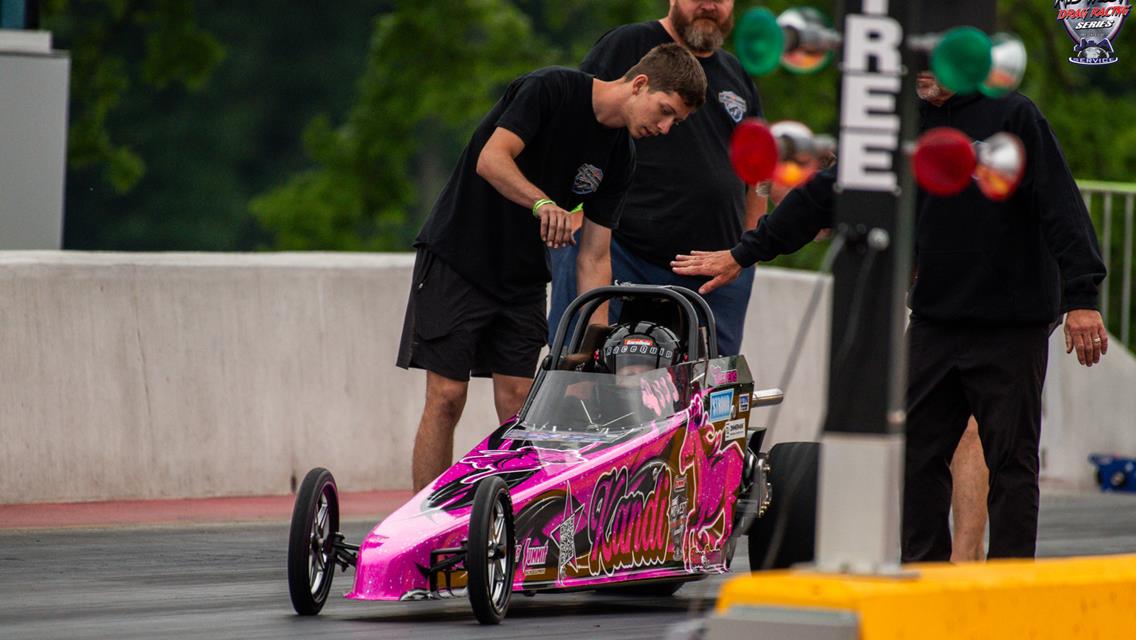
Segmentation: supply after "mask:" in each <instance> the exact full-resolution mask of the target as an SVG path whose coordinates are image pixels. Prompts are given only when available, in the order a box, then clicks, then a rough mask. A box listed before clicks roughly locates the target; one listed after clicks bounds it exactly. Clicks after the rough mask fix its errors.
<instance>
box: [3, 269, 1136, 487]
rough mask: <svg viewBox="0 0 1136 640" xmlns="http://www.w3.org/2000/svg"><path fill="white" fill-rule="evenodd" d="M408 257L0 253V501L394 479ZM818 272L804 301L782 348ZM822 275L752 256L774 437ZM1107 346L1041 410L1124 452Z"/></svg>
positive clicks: (1132, 369) (408, 428)
mask: <svg viewBox="0 0 1136 640" xmlns="http://www.w3.org/2000/svg"><path fill="white" fill-rule="evenodd" d="M412 261H413V256H411V255H409V254H370V255H360V254H252V255H243V254H242V255H234V254H99V253H74V252H19V251H15V252H0V503H20V502H49V501H82V500H101V499H125V498H171V497H201V496H225V495H269V494H283V493H287V492H288V491H290V490H291V489H292V488H293V485H294V483H295V482H296V481H297V480H298V479H300V478H302V477H303V474H304V473H305V472H306V471H307V470H308V469H309V468H311V467H313V466H326V467H328V468H330V469H332V470H333V471H334V473H335V474H336V478H337V479H338V480H339V482H340V485H341V486H342V487H343V488H344V489H345V490H370V489H392V488H406V487H408V486H409V477H410V450H411V445H412V442H413V437H414V432H415V429H416V426H417V420H418V417H419V415H420V413H421V410H422V406H423V402H424V393H425V377H424V375H423V374H422V372H418V371H412V372H406V371H403V370H401V369H398V368H396V367H395V366H394V365H393V362H394V359H395V355H396V352H397V348H398V340H399V334H400V329H401V326H402V319H403V313H404V311H405V305H406V295H407V293H408V290H409V282H410V280H409V278H410V268H411V264H412ZM818 282H820V283H821V284H820V290H821V293H822V296H821V304H820V305H819V307H818V312H817V314H816V317H815V319H814V322H813V323H812V325H811V328H810V330H809V331H808V332H807V334H806V337H805V339H804V341H803V343H802V347H801V348H800V349H799V350H793V341H794V338H795V336H796V334H797V331H798V329H799V328H800V327H801V326H802V315H803V313H804V311H805V308H806V306H807V304H808V302H809V297H810V294H811V293H812V292H813V291H814V290H815V289H816V286H817V283H818ZM829 288H830V284H829V282H828V281H827V279H821V278H818V276H816V275H814V274H809V273H803V272H794V271H786V270H780V269H773V268H763V269H759V271H758V276H757V279H756V282H755V286H754V295H753V298H752V300H751V303H750V310H749V315H748V317H747V326H746V340H745V342H744V345H743V353H745V354H746V356H747V358H748V360H749V362H750V365H751V368H752V369H753V372H754V376H755V378H756V380H757V385H758V386H759V387H772V386H780V385H782V384H784V377H785V375H786V365H787V363H789V362H790V361H791V360H792V359H794V358H795V359H796V370H795V373H794V376H793V378H792V380H791V381H790V382H789V384H788V385H787V386H786V391H787V396H786V401H785V403H784V405H782V406H781V407H779V408H767V409H762V410H761V412H760V413H759V414H756V419H757V420H759V421H761V422H764V423H769V424H771V425H772V429H773V431H772V434H771V437H772V440H773V441H775V442H776V441H787V440H799V439H811V438H812V437H814V435H815V433H816V430H817V428H818V426H819V424H820V421H821V419H822V415H823V407H824V401H825V398H826V390H825V384H826V382H825V381H826V377H827V364H826V363H827V350H828V329H829V311H828V309H829V302H828V289H829ZM1118 351H1119V350H1118ZM1113 356H1114V354H1110V355H1109V361H1107V362H1106V364H1107V365H1110V366H1111V365H1113V364H1114V362H1117V361H1119V362H1118V363H1117V365H1116V366H1118V367H1120V368H1119V369H1110V368H1108V367H1101V368H1096V367H1094V368H1093V369H1092V370H1091V371H1090V372H1088V373H1089V374H1090V375H1091V376H1094V377H1092V378H1087V377H1085V376H1084V375H1083V374H1084V372H1081V371H1069V372H1065V370H1064V369H1062V370H1060V371H1057V372H1055V373H1056V374H1057V375H1056V376H1054V377H1061V378H1065V379H1067V382H1066V383H1065V384H1066V385H1067V390H1068V393H1063V394H1062V395H1061V397H1060V402H1061V404H1060V406H1059V407H1057V408H1055V406H1051V405H1052V404H1053V403H1048V404H1047V411H1048V414H1047V415H1048V416H1049V417H1050V418H1053V417H1054V416H1057V415H1059V414H1060V415H1062V416H1067V417H1068V419H1069V420H1071V421H1074V420H1076V421H1080V420H1081V416H1082V415H1090V414H1091V415H1093V416H1094V418H1093V420H1094V422H1095V423H1096V425H1097V426H1096V427H1095V430H1094V432H1093V433H1094V438H1095V440H1093V441H1092V442H1093V446H1097V445H1098V444H1099V446H1100V447H1105V446H1106V445H1107V444H1108V443H1109V442H1115V443H1116V444H1115V446H1116V447H1117V448H1120V447H1122V446H1123V447H1129V449H1128V450H1130V451H1132V452H1136V443H1134V442H1131V439H1132V436H1133V431H1134V430H1133V429H1131V426H1132V425H1131V423H1132V416H1134V415H1136V410H1134V409H1133V408H1130V407H1129V405H1130V404H1131V402H1133V400H1134V398H1136V394H1133V393H1132V389H1133V388H1134V384H1136V382H1134V381H1136V364H1133V363H1132V362H1131V358H1129V359H1128V360H1127V361H1125V360H1122V359H1121V358H1120V357H1117V358H1115V359H1114V357H1113ZM1065 361H1068V358H1065ZM1123 367H1128V369H1123ZM1123 376H1127V377H1126V378H1124V377H1123ZM1124 380H1127V384H1128V385H1129V386H1128V387H1127V391H1126V392H1125V391H1123V389H1121V391H1122V392H1121V393H1112V394H1111V395H1115V396H1118V398H1115V399H1114V398H1112V397H1110V394H1109V392H1108V391H1107V389H1108V388H1112V389H1114V390H1115V387H1116V385H1117V384H1124V382H1123V381H1124ZM1090 381H1091V382H1090ZM1101 385H1103V386H1101ZM1108 385H1111V387H1109V386H1108ZM1119 396H1123V398H1119ZM469 399H470V400H469V404H468V405H467V408H466V412H465V415H464V416H463V418H462V421H461V423H460V425H459V427H458V433H457V437H456V447H455V448H456V451H457V453H459V454H460V453H461V452H464V451H466V450H468V449H469V448H471V447H472V446H473V445H474V444H475V443H476V442H477V441H479V440H480V439H481V438H482V437H484V435H485V434H486V433H487V432H488V431H489V430H491V429H492V428H494V427H495V426H496V423H497V420H496V416H495V414H494V411H493V407H492V400H491V387H490V384H489V382H488V381H485V380H475V381H474V382H473V383H472V385H471V388H470V395H469ZM1089 400H1095V404H1093V403H1090V404H1088V405H1086V402H1087V401H1089ZM1113 402H1115V403H1116V404H1115V405H1113V404H1110V403H1113ZM1124 403H1128V404H1124ZM1100 407H1104V409H1102V411H1103V412H1104V413H1106V414H1108V415H1107V420H1103V419H1102V418H1100V415H1101V414H1100V413H1094V411H1096V409H1097V408H1100ZM1113 414H1115V415H1113ZM1110 421H1111V422H1110ZM1106 423H1107V424H1106ZM1114 423H1115V424H1114ZM1120 423H1123V424H1124V425H1126V427H1125V428H1124V429H1121V428H1119V427H1118V426H1116V424H1120ZM1070 424H1071V423H1070ZM1079 424H1080V423H1079V422H1078V425H1072V424H1071V426H1070V428H1069V430H1068V432H1067V434H1066V435H1063V436H1062V437H1063V438H1064V440H1061V441H1060V442H1058V441H1056V440H1053V439H1052V438H1050V440H1048V441H1047V442H1053V443H1054V446H1053V447H1052V448H1051V449H1050V451H1049V456H1048V460H1049V462H1050V467H1051V468H1053V469H1060V470H1061V473H1070V474H1072V473H1078V472H1079V471H1078V470H1080V471H1083V467H1078V466H1077V464H1075V462H1076V461H1075V460H1072V459H1070V460H1065V458H1064V456H1065V451H1066V450H1067V448H1068V447H1067V446H1066V445H1067V442H1068V441H1073V440H1079V439H1081V434H1082V431H1081V429H1082V428H1083V427H1082V426H1079ZM1047 429H1048V430H1047V434H1049V435H1054V434H1060V433H1062V432H1059V431H1058V430H1056V429H1051V428H1048V427H1047ZM1082 444H1084V443H1083V442H1082ZM1130 445H1131V446H1130ZM1086 446H1087V445H1086ZM1077 455H1080V453H1079V452H1078V453H1077ZM1081 459H1082V460H1083V457H1082V458H1081Z"/></svg>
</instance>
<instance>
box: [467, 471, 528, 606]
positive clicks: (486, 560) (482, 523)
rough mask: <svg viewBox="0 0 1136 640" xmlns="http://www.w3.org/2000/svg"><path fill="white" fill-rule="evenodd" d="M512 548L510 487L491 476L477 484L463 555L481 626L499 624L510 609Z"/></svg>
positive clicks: (472, 602) (513, 555) (471, 603)
mask: <svg viewBox="0 0 1136 640" xmlns="http://www.w3.org/2000/svg"><path fill="white" fill-rule="evenodd" d="M515 549H516V545H515V541H514V539H513V501H512V500H511V499H510V498H509V488H508V487H507V486H506V485H505V481H504V480H502V479H501V478H499V477H497V476H490V477H488V478H486V479H484V480H482V481H481V482H479V483H478V484H477V492H476V493H475V494H474V497H473V510H472V511H471V512H470V514H469V537H468V539H467V542H466V552H465V568H466V572H467V574H468V582H469V587H468V592H469V604H470V605H471V606H472V607H473V615H474V616H476V617H477V621H478V622H480V623H481V624H499V623H500V622H501V620H503V619H504V618H505V613H506V612H508V610H509V600H510V599H511V597H512V595H513V574H514V573H515V566H514V558H515Z"/></svg>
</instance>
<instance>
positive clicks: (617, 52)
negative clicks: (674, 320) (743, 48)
mask: <svg viewBox="0 0 1136 640" xmlns="http://www.w3.org/2000/svg"><path fill="white" fill-rule="evenodd" d="M669 42H674V40H673V39H672V38H671V37H670V34H668V33H667V30H666V29H665V28H663V25H662V24H661V23H659V22H657V21H654V22H643V23H638V24H629V25H623V26H621V27H616V28H615V29H612V30H611V31H609V32H608V33H606V34H605V35H604V36H603V37H601V38H600V40H599V42H597V43H596V45H595V47H593V48H592V50H591V52H589V53H588V55H587V57H586V58H584V61H583V63H581V64H580V68H581V69H582V70H584V71H586V72H588V73H592V74H595V76H596V77H597V78H599V79H601V80H614V79H616V78H621V77H623V74H625V73H627V70H628V69H630V68H631V67H632V66H634V65H635V63H637V62H639V59H640V58H641V57H642V56H643V55H644V54H646V53H647V52H648V51H650V50H651V48H652V47H654V46H655V45H659V44H663V43H669ZM698 60H699V62H701V63H702V70H703V71H704V72H705V73H706V80H707V82H708V88H707V94H706V104H705V105H703V106H702V108H701V109H699V110H698V111H696V112H694V113H693V114H691V116H690V117H689V118H687V119H686V120H685V121H683V122H682V123H681V124H679V125H677V126H675V127H674V128H672V129H671V130H670V133H668V134H667V135H665V136H658V137H654V138H645V139H641V140H637V141H636V142H635V147H636V154H637V158H636V168H635V180H634V181H633V182H632V184H631V188H630V189H629V190H628V192H627V202H626V204H625V206H624V212H623V218H622V219H621V220H620V223H619V228H618V229H617V230H616V231H615V237H616V239H617V240H619V242H620V243H621V244H623V245H624V246H625V247H627V248H628V249H630V250H631V251H632V252H633V253H635V254H636V255H638V256H640V257H642V258H644V259H646V260H649V261H650V262H653V263H655V264H658V265H660V266H663V267H666V268H669V265H670V261H671V260H672V259H673V258H674V256H675V255H676V254H679V253H690V252H691V250H693V249H702V250H706V251H716V250H720V249H728V248H730V247H732V246H734V244H735V243H736V242H737V241H738V238H739V237H740V236H741V234H742V231H743V229H742V224H743V222H744V221H745V184H744V183H743V182H742V181H741V180H740V179H739V178H738V177H737V174H735V173H734V169H733V167H732V165H731V164H730V158H729V144H730V134H731V133H733V131H734V127H735V126H737V124H738V123H739V122H741V120H742V118H746V117H750V116H758V117H760V116H761V115H762V111H761V99H760V98H759V97H758V94H757V89H756V88H754V86H753V81H752V80H751V79H750V77H749V76H748V75H747V74H746V72H745V69H743V68H742V65H741V63H740V62H738V59H737V58H735V57H734V56H732V55H730V54H729V53H727V52H725V51H722V50H720V49H719V50H718V51H715V52H714V54H713V55H711V56H709V57H706V58H698Z"/></svg>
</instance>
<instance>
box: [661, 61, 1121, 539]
mask: <svg viewBox="0 0 1136 640" xmlns="http://www.w3.org/2000/svg"><path fill="white" fill-rule="evenodd" d="M933 81H934V77H933V76H929V74H928V75H924V77H922V78H921V79H920V84H921V85H923V87H922V88H921V91H920V93H921V97H925V98H926V97H927V95H928V94H927V93H926V92H925V91H923V89H926V88H928V87H927V83H928V82H933ZM936 103H938V104H936ZM921 109H922V118H921V128H922V129H923V130H926V129H930V128H933V127H939V126H951V127H955V128H957V129H959V130H961V131H962V132H963V133H965V134H967V135H968V136H970V137H971V138H972V139H975V140H984V139H986V138H988V137H989V136H991V135H993V134H994V133H997V132H999V131H1007V132H1010V133H1013V134H1015V135H1017V136H1018V137H1019V138H1021V140H1022V143H1023V144H1024V146H1025V150H1026V163H1027V164H1026V173H1025V176H1024V178H1023V181H1022V184H1021V185H1020V187H1019V188H1018V190H1017V192H1016V193H1015V194H1014V195H1013V196H1012V197H1011V198H1009V199H1008V200H1006V201H1004V202H994V201H991V200H988V199H987V198H985V197H984V196H983V195H982V193H981V192H980V191H979V190H978V188H977V187H976V186H975V185H973V184H971V185H969V186H967V187H966V189H964V190H963V191H962V192H961V193H960V194H958V195H956V196H952V197H936V196H932V195H930V194H927V193H926V192H923V191H920V192H919V194H918V197H917V200H916V216H917V217H916V229H915V232H916V240H915V250H916V254H915V266H916V272H917V274H918V275H917V277H916V279H915V282H914V284H913V286H912V289H911V296H910V305H911V325H910V327H909V329H908V344H909V354H910V357H909V374H908V387H907V406H908V412H907V434H906V436H907V437H906V454H905V472H904V476H905V477H904V492H903V536H902V542H903V560H904V561H905V562H915V561H946V560H948V559H949V558H950V555H951V537H950V533H949V529H948V525H947V513H948V510H949V508H950V497H951V476H950V469H949V463H950V459H951V454H952V453H953V452H954V451H955V448H956V446H957V445H958V442H959V438H960V437H961V436H962V434H963V431H964V429H965V428H966V423H967V418H968V416H970V415H974V417H975V418H976V419H977V421H978V429H979V434H980V437H981V440H982V445H983V448H984V454H985V457H986V465H987V467H988V468H989V469H990V492H989V496H988V499H987V500H988V501H987V504H988V507H989V512H990V548H989V556H990V557H992V558H998V557H1032V556H1033V555H1034V553H1035V550H1036V538H1037V514H1038V485H1037V480H1038V471H1039V464H1038V446H1039V441H1040V430H1041V389H1042V383H1043V382H1044V379H1045V369H1046V365H1047V362H1046V361H1047V354H1048V351H1047V342H1048V337H1049V333H1050V330H1051V327H1052V326H1053V323H1055V322H1056V321H1057V320H1058V318H1059V316H1060V314H1062V313H1064V314H1066V316H1065V346H1066V352H1070V351H1073V350H1074V349H1075V350H1076V352H1077V360H1078V361H1079V362H1080V363H1081V364H1083V365H1085V366H1092V365H1093V364H1095V363H1097V362H1099V361H1100V358H1101V355H1102V354H1104V353H1105V352H1106V351H1107V349H1108V334H1107V332H1106V331H1105V328H1104V323H1103V321H1102V319H1101V315H1100V312H1099V311H1097V305H1098V296H1099V285H1100V283H1101V281H1102V280H1103V279H1104V276H1105V266H1104V263H1103V262H1102V261H1101V258H1100V250H1099V249H1098V247H1097V241H1096V234H1095V232H1094V231H1093V227H1092V222H1091V221H1090V219H1089V215H1088V211H1086V209H1085V205H1084V202H1083V200H1082V199H1081V196H1080V193H1079V191H1078V189H1077V185H1076V183H1075V182H1074V180H1073V176H1072V174H1071V173H1070V171H1069V167H1068V165H1067V164H1066V163H1065V158H1064V156H1063V155H1062V153H1061V148H1060V146H1059V145H1058V143H1057V139H1056V138H1055V137H1054V135H1053V132H1052V131H1051V130H1050V128H1049V123H1048V122H1047V121H1046V119H1045V116H1043V115H1042V113H1041V112H1040V111H1039V110H1038V108H1037V107H1036V106H1035V105H1034V104H1033V103H1032V102H1031V101H1030V100H1029V99H1027V98H1026V97H1024V96H1022V95H1021V94H1016V93H1015V94H1012V95H1010V96H1008V97H1006V98H1004V99H998V100H995V99H990V98H985V97H983V96H981V95H971V96H960V95H954V96H951V97H949V98H947V99H945V100H943V101H941V102H940V101H937V100H928V99H925V100H924V102H923V104H922V106H921ZM835 176H836V172H835V170H833V169H829V170H826V171H824V172H821V173H820V174H818V175H817V176H816V177H815V178H814V179H813V180H812V181H811V182H810V183H808V184H807V185H805V186H803V187H801V188H799V189H796V190H794V191H793V192H791V193H790V194H789V195H788V196H786V197H785V200H784V201H782V202H781V204H780V205H779V206H778V207H777V209H775V210H774V211H773V212H772V213H770V214H769V215H767V216H765V217H764V218H763V219H762V220H761V223H760V224H759V226H758V228H757V229H756V230H755V231H753V232H747V233H746V234H745V235H744V236H743V238H742V242H741V243H739V244H738V245H737V246H735V247H734V248H733V249H731V250H729V251H716V252H698V253H695V254H693V255H680V256H677V257H676V259H675V261H674V263H673V265H674V269H675V271H677V272H679V273H688V274H698V275H705V276H712V277H713V279H712V280H711V281H710V282H708V283H707V284H706V288H707V289H713V288H714V287H716V286H719V285H720V284H722V283H723V282H727V281H729V280H730V279H731V278H733V277H736V274H737V273H738V272H739V271H740V269H741V268H742V267H743V266H749V265H752V264H754V263H755V262H757V261H763V260H771V259H772V258H774V257H775V256H777V255H780V254H783V253H791V252H793V251H796V250H797V249H799V248H800V247H802V246H804V245H805V244H806V243H807V242H809V241H810V240H812V238H813V237H814V236H815V235H816V232H817V231H818V230H819V229H821V228H823V227H827V226H830V225H831V223H832V211H833V201H834V194H833V186H834V184H835Z"/></svg>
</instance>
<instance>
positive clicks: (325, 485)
mask: <svg viewBox="0 0 1136 640" xmlns="http://www.w3.org/2000/svg"><path fill="white" fill-rule="evenodd" d="M338 531H339V489H338V488H337V487H336V486H335V478H333V477H332V475H331V472H330V471H328V470H327V469H321V468H316V469H312V470H311V471H309V472H308V475H307V476H305V477H304V481H303V482H302V483H301V484H300V490H299V491H298V492H297V493H296V504H295V506H294V507H293V508H292V527H291V530H290V532H289V534H288V593H289V595H290V596H291V597H292V608H293V609H295V610H296V613H298V614H300V615H302V616H314V615H316V614H318V613H319V612H320V610H321V609H323V605H324V603H325V602H327V594H328V592H330V591H331V579H332V576H334V575H335V534H336V533H337V532H338Z"/></svg>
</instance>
